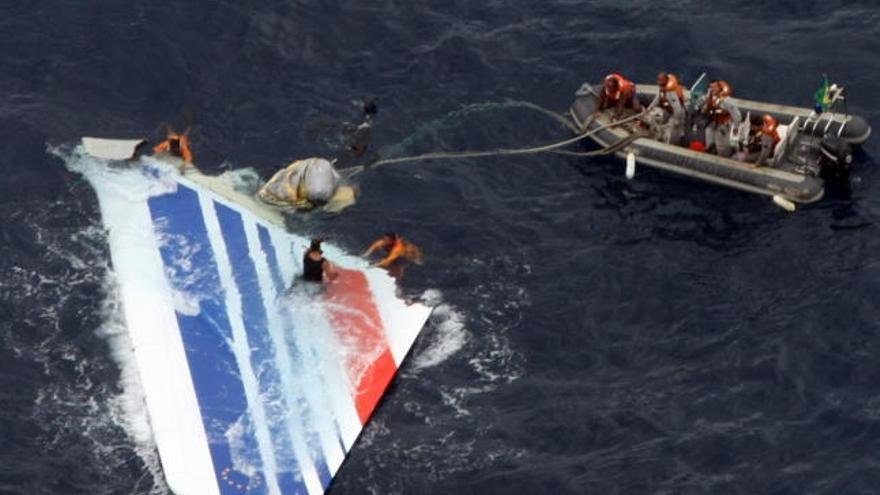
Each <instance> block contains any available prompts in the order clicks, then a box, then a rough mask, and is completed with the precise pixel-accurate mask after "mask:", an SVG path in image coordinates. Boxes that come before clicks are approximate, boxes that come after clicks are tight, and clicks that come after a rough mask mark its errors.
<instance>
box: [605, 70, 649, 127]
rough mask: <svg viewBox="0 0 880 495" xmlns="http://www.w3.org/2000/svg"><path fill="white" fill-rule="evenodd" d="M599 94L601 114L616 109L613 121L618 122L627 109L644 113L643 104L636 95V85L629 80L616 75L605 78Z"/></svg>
mask: <svg viewBox="0 0 880 495" xmlns="http://www.w3.org/2000/svg"><path fill="white" fill-rule="evenodd" d="M602 86H603V88H602V91H601V92H600V93H599V107H598V110H599V111H600V112H601V111H603V110H605V109H607V108H612V107H613V108H614V115H613V119H614V120H617V119H620V117H621V116H622V115H623V110H624V109H625V108H631V109H633V110H635V111H636V112H641V111H642V104H641V103H640V102H639V98H638V95H637V94H636V85H635V83H633V82H632V81H630V80H629V79H626V78H625V77H623V76H621V75H620V74H617V73H614V74H609V75H607V76H605V81H604V82H603V84H602Z"/></svg>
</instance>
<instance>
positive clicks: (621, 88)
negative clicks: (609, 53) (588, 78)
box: [604, 72, 636, 103]
mask: <svg viewBox="0 0 880 495" xmlns="http://www.w3.org/2000/svg"><path fill="white" fill-rule="evenodd" d="M608 79H614V80H616V81H617V91H615V92H614V93H609V92H608V88H604V91H605V96H606V97H608V99H609V100H611V102H612V103H617V102H618V101H620V99H621V98H623V97H624V96H625V95H630V96H631V95H634V94H635V93H636V85H635V83H633V82H632V81H630V80H629V79H627V78H625V77H623V76H621V75H620V74H618V73H616V72H615V73H613V74H608V75H607V76H605V80H606V81H607V80H608Z"/></svg>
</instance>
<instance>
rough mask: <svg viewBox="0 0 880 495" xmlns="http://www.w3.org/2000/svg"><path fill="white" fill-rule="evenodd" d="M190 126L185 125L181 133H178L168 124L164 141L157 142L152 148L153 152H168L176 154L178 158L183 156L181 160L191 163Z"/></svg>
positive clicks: (172, 154)
mask: <svg viewBox="0 0 880 495" xmlns="http://www.w3.org/2000/svg"><path fill="white" fill-rule="evenodd" d="M190 130H191V128H190V127H187V129H186V130H185V131H183V133H181V134H178V133H177V132H175V130H174V128H173V127H171V126H170V125H169V126H167V127H166V138H165V141H162V142H161V143H159V144H157V145H156V146H155V147H154V148H153V153H168V154H169V155H171V156H176V157H178V158H183V161H185V162H186V163H190V164H191V163H192V161H193V156H192V151H190V149H189V137H188V134H189V131H190Z"/></svg>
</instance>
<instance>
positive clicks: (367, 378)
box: [325, 267, 397, 424]
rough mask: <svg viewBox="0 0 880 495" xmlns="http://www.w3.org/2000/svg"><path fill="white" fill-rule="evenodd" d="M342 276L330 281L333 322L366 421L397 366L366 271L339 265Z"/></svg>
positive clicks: (329, 300)
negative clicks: (343, 349) (348, 268)
mask: <svg viewBox="0 0 880 495" xmlns="http://www.w3.org/2000/svg"><path fill="white" fill-rule="evenodd" d="M337 271H338V272H339V276H338V277H336V279H335V280H333V281H332V282H331V283H329V284H328V287H327V292H326V293H325V295H326V301H327V302H328V303H329V304H328V313H329V316H330V322H331V323H332V324H333V327H334V328H335V329H336V334H337V336H338V337H339V340H340V342H341V343H342V345H343V346H344V347H345V360H346V362H345V369H346V371H347V372H348V378H349V380H350V381H351V383H352V384H354V387H355V392H354V400H355V407H356V408H357V412H358V416H359V417H360V419H361V423H362V424H366V422H367V419H368V418H369V417H370V414H371V413H372V412H373V409H375V407H376V404H378V403H379V399H381V398H382V394H383V393H384V392H385V389H386V388H388V384H389V383H391V379H392V378H393V377H394V373H395V372H396V371H397V365H396V364H395V363H394V357H393V356H392V355H391V348H390V347H389V345H388V339H387V338H386V336H385V329H384V327H383V325H382V318H381V316H380V315H379V309H378V308H377V307H376V302H375V301H374V299H373V293H372V292H371V291H370V287H369V284H368V283H367V278H366V276H365V275H364V273H363V272H360V271H355V270H346V269H343V268H339V267H337Z"/></svg>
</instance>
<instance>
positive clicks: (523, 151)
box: [339, 113, 642, 178]
mask: <svg viewBox="0 0 880 495" xmlns="http://www.w3.org/2000/svg"><path fill="white" fill-rule="evenodd" d="M640 117H642V114H641V113H637V114H635V115H631V116H629V117H627V118H625V119H622V120H618V121H616V122H610V123H608V124H604V125H601V126H599V127H597V128H595V129H593V130H592V131H589V132H584V133H583V134H579V135H577V136H575V137H573V138H569V139H566V140H563V141H558V142H554V143H549V144H545V145H541V146H534V147H530V148H496V149H491V150H485V151H437V152H434V153H425V154H422V155H414V156H403V157H398V158H385V159H383V160H379V161H377V162H374V163H372V164H369V165H358V166H355V167H350V168H347V169H343V170H340V171H339V172H340V173H343V174H344V175H345V176H346V177H347V178H350V177H352V176H354V175H356V174H358V173H360V172H363V171H364V170H366V169H369V168H375V167H378V166H381V165H391V164H395V163H405V162H413V161H419V160H437V159H442V158H477V157H483V156H505V155H530V154H535V153H544V152H550V151H553V150H556V149H557V148H562V147H563V146H568V145H569V144H572V143H576V142H578V141H581V140H583V139H586V138H588V137H590V136H592V135H594V134H596V133H598V132H599V131H603V130H605V129H609V128H611V127H616V126H619V125H621V124H625V123H627V122H631V121H633V120H636V119H638V118H640ZM631 137H633V136H631ZM628 139H629V138H624V139H622V140H621V141H618V142H617V143H614V144H612V145H610V146H608V147H607V148H603V149H602V150H597V151H595V152H590V153H595V155H594V154H585V155H583V156H596V155H599V154H607V153H613V152H614V151H616V150H617V147H618V146H620V144H621V142H623V141H627V140H628ZM635 139H638V136H634V139H632V140H630V141H629V142H627V143H626V144H624V145H623V146H626V145H628V144H630V143H631V142H632V141H635ZM623 146H620V147H623ZM609 149H611V151H605V150H609ZM569 153H571V152H569Z"/></svg>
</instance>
